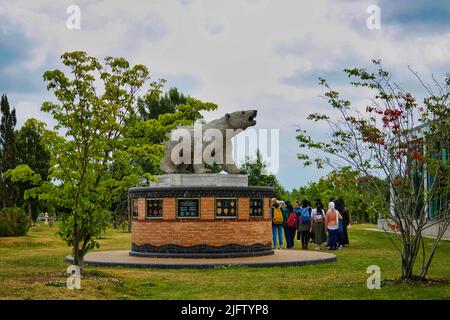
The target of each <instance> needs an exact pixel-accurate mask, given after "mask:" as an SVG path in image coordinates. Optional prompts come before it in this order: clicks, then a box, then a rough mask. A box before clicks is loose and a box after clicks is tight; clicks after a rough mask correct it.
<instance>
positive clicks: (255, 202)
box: [249, 198, 264, 217]
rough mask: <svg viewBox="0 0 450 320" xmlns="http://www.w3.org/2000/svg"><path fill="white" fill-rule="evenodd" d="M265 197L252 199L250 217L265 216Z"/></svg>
mask: <svg viewBox="0 0 450 320" xmlns="http://www.w3.org/2000/svg"><path fill="white" fill-rule="evenodd" d="M263 202H264V201H263V199H259V198H258V199H250V208H249V210H250V212H249V213H250V217H263V216H264V209H263V208H264V206H263Z"/></svg>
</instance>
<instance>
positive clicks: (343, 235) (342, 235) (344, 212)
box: [335, 198, 350, 246]
mask: <svg viewBox="0 0 450 320" xmlns="http://www.w3.org/2000/svg"><path fill="white" fill-rule="evenodd" d="M335 205H336V210H338V211H339V212H340V213H341V216H342V229H340V230H339V232H338V244H339V246H346V245H348V244H349V241H348V232H347V228H348V226H349V225H350V214H349V212H348V209H347V207H346V206H345V203H344V200H343V199H342V198H339V199H337V200H336V202H335Z"/></svg>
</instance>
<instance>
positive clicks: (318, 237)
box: [311, 209, 327, 246]
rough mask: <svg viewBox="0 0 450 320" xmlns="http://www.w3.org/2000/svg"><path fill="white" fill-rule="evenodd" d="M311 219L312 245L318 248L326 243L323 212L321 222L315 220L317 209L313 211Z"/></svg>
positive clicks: (323, 212)
mask: <svg viewBox="0 0 450 320" xmlns="http://www.w3.org/2000/svg"><path fill="white" fill-rule="evenodd" d="M311 218H312V219H311V220H312V232H313V233H314V243H315V244H317V245H319V246H320V245H321V244H322V243H324V242H326V241H327V234H326V232H325V211H323V210H322V221H318V220H320V219H317V209H314V210H313V212H312V214H311Z"/></svg>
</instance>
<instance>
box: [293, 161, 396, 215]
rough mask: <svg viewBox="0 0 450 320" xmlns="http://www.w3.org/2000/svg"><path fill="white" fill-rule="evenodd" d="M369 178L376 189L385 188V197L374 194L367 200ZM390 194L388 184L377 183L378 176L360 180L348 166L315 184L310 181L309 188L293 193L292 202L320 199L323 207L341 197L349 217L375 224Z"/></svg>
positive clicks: (355, 172)
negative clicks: (375, 185) (330, 200)
mask: <svg viewBox="0 0 450 320" xmlns="http://www.w3.org/2000/svg"><path fill="white" fill-rule="evenodd" d="M368 179H370V180H371V182H372V183H375V181H372V179H376V180H377V181H378V184H379V187H380V188H384V197H382V198H378V197H376V196H377V193H376V192H375V193H374V194H373V197H372V198H370V201H368V200H369V199H366V197H365V196H364V195H365V194H366V191H367V188H372V185H371V183H368ZM388 195H389V189H388V185H387V182H385V181H382V180H378V178H377V177H370V178H367V177H362V176H360V174H359V172H358V171H356V170H352V169H351V168H349V167H344V168H341V169H339V170H334V171H332V172H330V173H329V174H328V175H326V176H325V177H322V178H320V180H319V181H318V182H310V183H308V185H306V186H304V187H301V188H299V189H294V190H292V193H291V197H292V198H293V199H298V200H302V199H308V200H309V201H311V202H312V203H314V201H315V200H316V199H320V200H321V201H322V203H324V205H325V206H326V205H327V203H328V200H329V199H331V198H336V199H338V198H342V199H343V200H344V202H345V205H346V207H347V208H348V209H349V212H350V214H351V215H352V216H353V217H355V218H356V219H358V221H364V222H371V223H375V222H376V220H377V219H378V216H379V213H380V211H383V210H385V207H384V203H385V199H386V198H387V196H388Z"/></svg>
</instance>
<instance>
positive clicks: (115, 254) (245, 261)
mask: <svg viewBox="0 0 450 320" xmlns="http://www.w3.org/2000/svg"><path fill="white" fill-rule="evenodd" d="M66 261H67V262H69V263H73V258H72V257H71V256H67V257H66ZM84 261H85V264H86V265H90V266H100V267H130V268H166V269H180V268H214V267H220V266H247V267H275V266H303V265H307V264H314V263H325V262H333V261H336V256H335V255H334V254H330V253H325V252H317V251H300V250H275V253H274V254H273V255H270V256H262V257H245V258H223V259H176V258H144V257H133V256H130V255H129V251H128V250H120V251H98V252H91V253H88V254H87V255H86V257H85V260H84Z"/></svg>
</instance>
